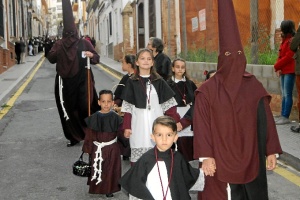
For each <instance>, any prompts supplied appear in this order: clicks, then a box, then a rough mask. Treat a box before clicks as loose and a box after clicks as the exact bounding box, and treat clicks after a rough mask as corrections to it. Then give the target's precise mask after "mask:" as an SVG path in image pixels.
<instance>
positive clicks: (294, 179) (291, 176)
mask: <svg viewBox="0 0 300 200" xmlns="http://www.w3.org/2000/svg"><path fill="white" fill-rule="evenodd" d="M44 60H45V58H43V59H42V60H41V61H40V62H39V64H38V65H37V66H36V67H35V69H34V70H33V72H32V73H31V75H30V76H29V77H28V79H27V80H26V81H25V82H24V83H23V84H22V86H21V87H20V88H19V89H18V90H17V92H16V93H15V94H14V95H13V96H12V97H11V98H10V99H9V100H8V102H7V103H6V106H5V107H3V109H2V110H1V111H0V119H2V118H3V117H4V115H6V114H7V113H8V111H9V110H10V109H11V108H12V106H13V105H14V103H15V102H16V100H17V98H18V97H19V96H20V95H21V94H22V92H23V91H24V89H25V88H26V86H27V85H28V84H29V82H30V81H31V80H32V78H33V77H34V75H35V74H36V72H37V70H38V69H39V68H40V67H41V65H42V63H43V62H44ZM97 66H98V67H99V68H101V69H102V70H104V71H105V72H106V73H108V74H110V75H111V76H113V77H115V78H117V79H121V76H119V75H116V74H115V73H113V72H111V71H110V70H108V69H107V68H105V67H104V66H102V65H100V64H97ZM274 172H275V173H277V174H279V175H280V176H282V177H284V178H285V179H287V180H288V181H290V182H292V183H294V184H295V185H297V186H299V187H300V177H299V176H298V175H296V174H295V173H292V172H290V171H288V170H286V169H285V168H283V167H280V166H277V167H276V169H274Z"/></svg>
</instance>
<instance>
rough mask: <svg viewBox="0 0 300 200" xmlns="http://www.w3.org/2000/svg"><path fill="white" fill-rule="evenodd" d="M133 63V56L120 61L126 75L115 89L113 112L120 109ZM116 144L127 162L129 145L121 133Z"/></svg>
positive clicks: (132, 69)
mask: <svg viewBox="0 0 300 200" xmlns="http://www.w3.org/2000/svg"><path fill="white" fill-rule="evenodd" d="M134 63H135V55H131V54H129V55H126V56H124V58H123V61H122V70H123V71H127V72H128V73H127V74H126V75H124V76H123V78H122V79H121V80H120V82H119V84H118V85H117V88H116V90H115V92H114V110H115V111H116V112H118V113H119V112H120V111H121V110H120V107H121V106H122V102H123V99H122V98H121V95H122V92H123V89H124V87H125V85H126V82H127V80H128V79H129V78H130V77H131V75H132V74H133V73H134ZM118 144H119V147H120V150H121V155H122V156H123V160H129V157H130V144H129V139H128V138H125V137H124V134H123V131H121V132H119V134H118Z"/></svg>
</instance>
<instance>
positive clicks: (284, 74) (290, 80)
mask: <svg viewBox="0 0 300 200" xmlns="http://www.w3.org/2000/svg"><path fill="white" fill-rule="evenodd" d="M280 30H281V38H282V42H281V44H280V47H279V53H278V58H277V61H276V63H275V64H274V69H275V72H276V75H277V77H279V78H280V83H281V96H282V100H281V113H280V116H279V117H277V118H276V119H275V122H276V125H283V124H288V123H290V120H289V117H290V114H291V110H292V106H293V89H294V84H295V59H294V58H293V57H294V54H295V53H294V51H292V50H291V49H290V44H291V41H292V38H293V36H294V35H295V23H294V22H293V21H292V20H284V21H282V22H281V25H280Z"/></svg>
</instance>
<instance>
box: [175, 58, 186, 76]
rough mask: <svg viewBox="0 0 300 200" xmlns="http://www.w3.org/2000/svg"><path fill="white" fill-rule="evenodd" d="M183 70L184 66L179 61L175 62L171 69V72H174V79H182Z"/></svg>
mask: <svg viewBox="0 0 300 200" xmlns="http://www.w3.org/2000/svg"><path fill="white" fill-rule="evenodd" d="M185 70H186V69H185V64H184V62H183V61H181V60H177V61H176V62H175V63H174V67H172V71H173V72H174V74H175V78H177V79H182V77H183V75H184V73H185Z"/></svg>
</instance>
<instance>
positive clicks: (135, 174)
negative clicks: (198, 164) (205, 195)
mask: <svg viewBox="0 0 300 200" xmlns="http://www.w3.org/2000/svg"><path fill="white" fill-rule="evenodd" d="M152 132H153V133H152V135H151V138H152V140H153V141H154V142H155V143H156V146H155V147H154V148H152V149H150V150H149V151H147V152H146V153H144V154H143V155H142V157H141V158H140V159H139V160H138V161H137V162H136V163H135V164H134V165H133V166H132V167H131V168H130V169H129V171H128V172H126V173H125V174H124V176H123V177H122V178H121V180H120V184H121V186H122V187H123V188H124V189H125V190H126V191H127V192H129V194H130V198H129V199H134V198H139V199H163V200H165V199H173V200H177V199H178V200H182V199H185V200H187V199H191V197H190V195H189V190H190V189H191V187H192V186H193V185H194V184H195V183H196V181H197V179H198V177H199V169H195V168H192V167H191V165H190V164H189V163H188V162H187V161H186V160H185V159H184V158H183V156H182V155H181V154H180V153H179V152H174V150H173V149H172V148H171V146H172V145H173V143H174V142H176V140H177V139H178V135H177V126H176V121H175V120H174V119H173V118H171V117H169V116H161V117H158V118H157V119H155V120H154V122H153V127H152ZM203 179H204V177H203V174H202V176H200V179H199V180H203ZM201 189H203V185H202V188H201ZM201 189H200V190H201ZM131 195H132V196H134V197H132V196H131Z"/></svg>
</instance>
